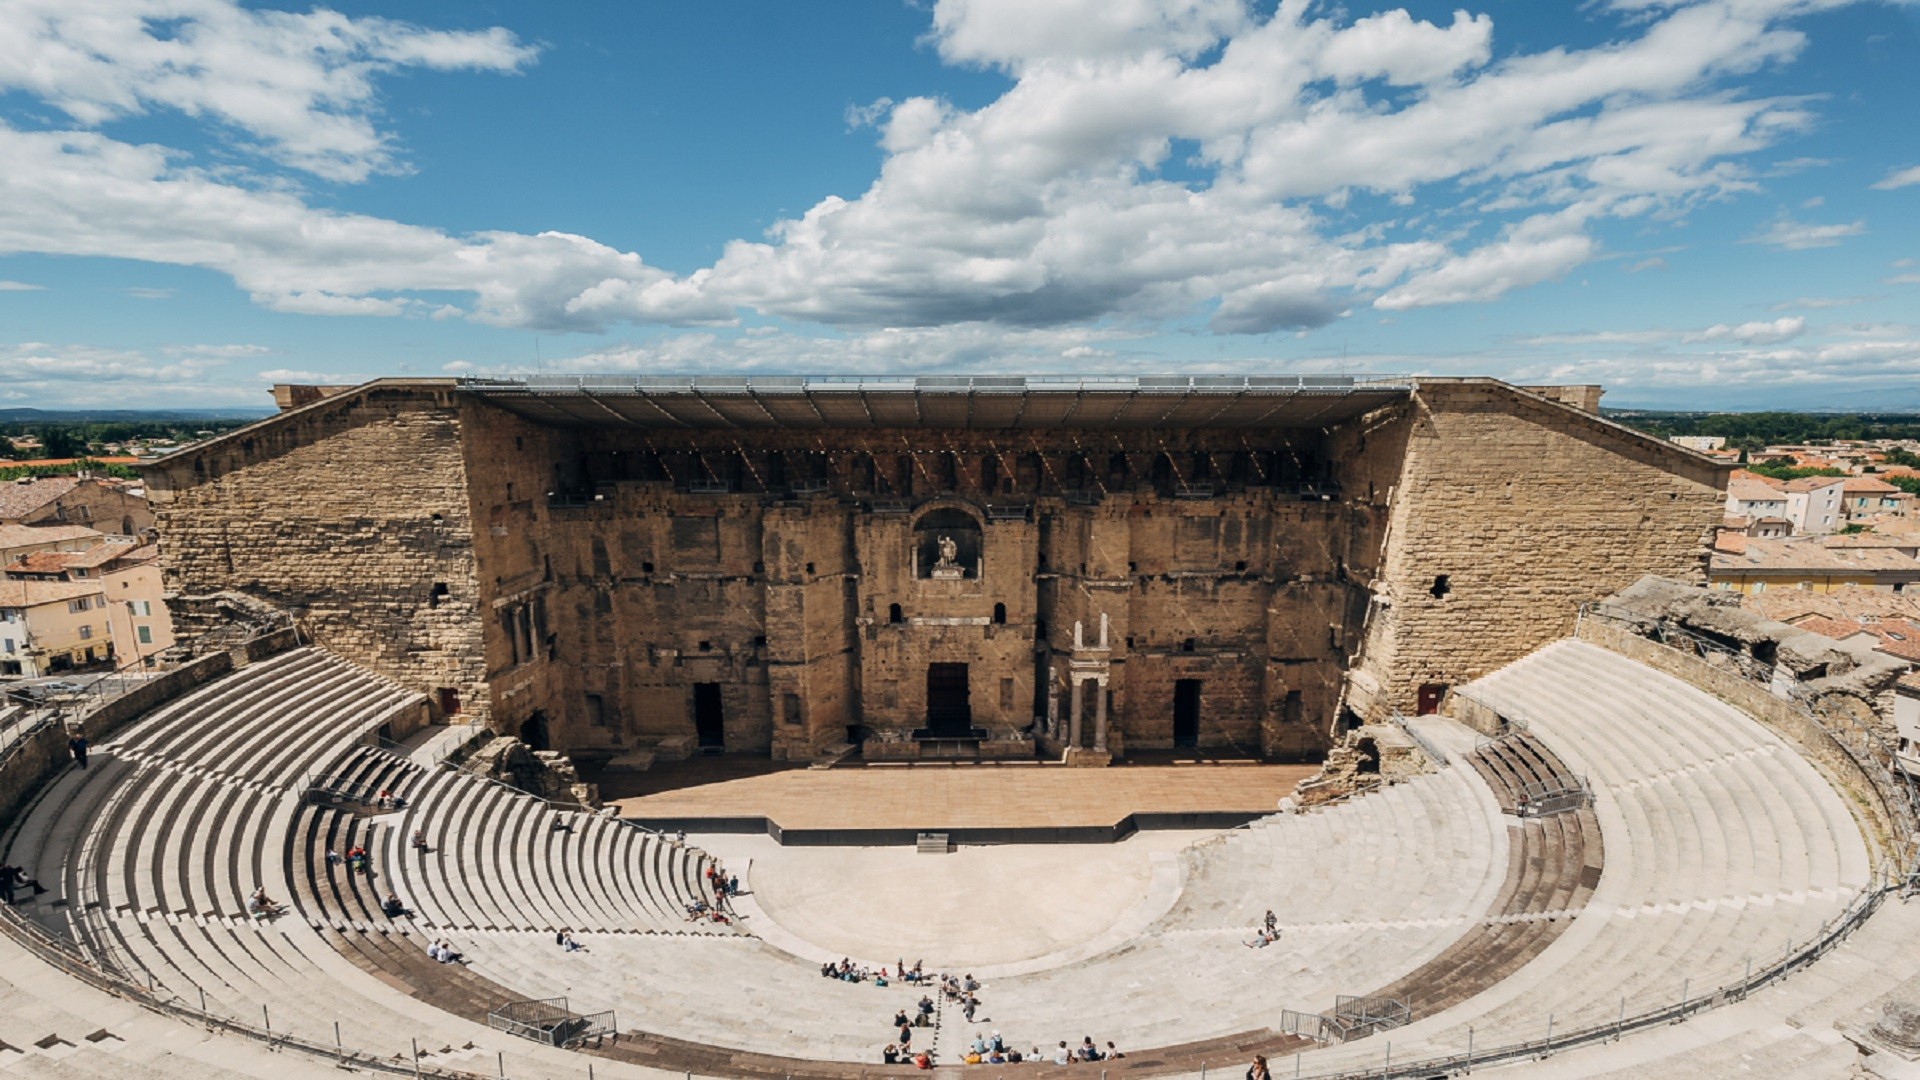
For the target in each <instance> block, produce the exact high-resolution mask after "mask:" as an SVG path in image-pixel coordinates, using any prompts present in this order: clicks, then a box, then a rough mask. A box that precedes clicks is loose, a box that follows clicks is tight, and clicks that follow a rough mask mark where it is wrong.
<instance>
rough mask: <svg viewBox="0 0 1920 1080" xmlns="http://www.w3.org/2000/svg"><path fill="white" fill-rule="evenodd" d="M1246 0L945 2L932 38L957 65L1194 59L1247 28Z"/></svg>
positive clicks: (1019, 66) (1018, 67) (1014, 67)
mask: <svg viewBox="0 0 1920 1080" xmlns="http://www.w3.org/2000/svg"><path fill="white" fill-rule="evenodd" d="M1248 19H1249V16H1248V13H1247V10H1246V7H1245V4H1244V3H1243V2H1242V0H1054V2H1052V3H1034V2H1033V0H939V2H938V3H937V4H935V5H934V9H933V30H932V32H931V34H930V36H931V38H932V39H933V41H934V43H935V44H936V45H937V46H938V47H939V49H940V55H941V57H943V58H944V59H946V60H948V61H952V62H955V63H971V64H981V65H987V66H993V67H1001V68H1006V69H1008V70H1011V71H1016V72H1018V71H1023V70H1025V69H1027V68H1028V67H1030V66H1032V65H1035V64H1045V63H1062V62H1069V63H1070V62H1074V61H1081V60H1100V59H1110V58H1113V57H1124V56H1141V55H1145V54H1148V53H1162V54H1166V55H1171V56H1192V55H1194V54H1195V53H1198V52H1200V51H1202V50H1204V49H1206V48H1208V47H1209V46H1211V45H1213V44H1214V43H1216V42H1217V41H1219V40H1220V39H1221V37H1222V36H1224V35H1226V34H1230V33H1232V32H1234V31H1235V30H1238V29H1239V28H1241V27H1243V26H1245V25H1246V24H1247V22H1248Z"/></svg>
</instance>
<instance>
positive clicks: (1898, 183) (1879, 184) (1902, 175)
mask: <svg viewBox="0 0 1920 1080" xmlns="http://www.w3.org/2000/svg"><path fill="white" fill-rule="evenodd" d="M1914 184H1920V165H1909V166H1907V167H1906V168H1904V169H1895V170H1893V171H1892V172H1890V173H1888V174H1887V175H1886V176H1884V177H1882V178H1881V179H1879V180H1878V181H1876V182H1875V183H1874V185H1873V186H1874V188H1875V190H1878V191H1892V190H1893V189H1894V188H1903V187H1912V186H1913V185H1914Z"/></svg>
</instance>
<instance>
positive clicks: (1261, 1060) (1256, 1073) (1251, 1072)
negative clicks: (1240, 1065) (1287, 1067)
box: [1247, 1054, 1273, 1080]
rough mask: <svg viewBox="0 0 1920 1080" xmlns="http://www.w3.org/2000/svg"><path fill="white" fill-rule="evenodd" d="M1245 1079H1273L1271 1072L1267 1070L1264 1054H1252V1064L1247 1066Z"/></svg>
mask: <svg viewBox="0 0 1920 1080" xmlns="http://www.w3.org/2000/svg"><path fill="white" fill-rule="evenodd" d="M1247 1080H1273V1074H1272V1073H1270V1072H1268V1071H1267V1059H1266V1057H1265V1056H1263V1055H1261V1054H1255V1055H1253V1064H1251V1065H1249V1066H1247Z"/></svg>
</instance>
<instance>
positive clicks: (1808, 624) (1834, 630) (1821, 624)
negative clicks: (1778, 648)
mask: <svg viewBox="0 0 1920 1080" xmlns="http://www.w3.org/2000/svg"><path fill="white" fill-rule="evenodd" d="M1793 625H1795V626H1797V627H1799V628H1800V629H1802V630H1805V631H1807V632H1808V633H1810V634H1819V635H1820V636H1821V637H1830V638H1832V639H1833V640H1835V641H1840V640H1842V639H1844V638H1850V637H1852V636H1853V635H1855V634H1857V633H1859V632H1860V630H1861V626H1860V624H1859V623H1857V622H1854V621H1853V620H1852V619H1835V618H1831V617H1829V616H1826V615H1802V616H1801V617H1799V618H1797V619H1795V620H1793Z"/></svg>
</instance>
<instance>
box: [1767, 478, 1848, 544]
mask: <svg viewBox="0 0 1920 1080" xmlns="http://www.w3.org/2000/svg"><path fill="white" fill-rule="evenodd" d="M1845 487H1846V479H1845V478H1844V477H1839V476H1805V477H1801V478H1800V479H1798V480H1789V481H1787V482H1786V483H1784V484H1782V485H1781V488H1780V490H1781V491H1782V492H1784V493H1785V494H1786V496H1787V515H1786V516H1787V520H1788V521H1791V522H1793V531H1794V532H1796V533H1804V534H1808V535H1814V536H1818V535H1821V534H1824V533H1830V532H1833V531H1835V530H1836V529H1839V528H1841V527H1842V526H1844V525H1845V524H1846V511H1845V509H1844V508H1843V507H1842V506H1841V494H1842V492H1843V490H1844V489H1845Z"/></svg>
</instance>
